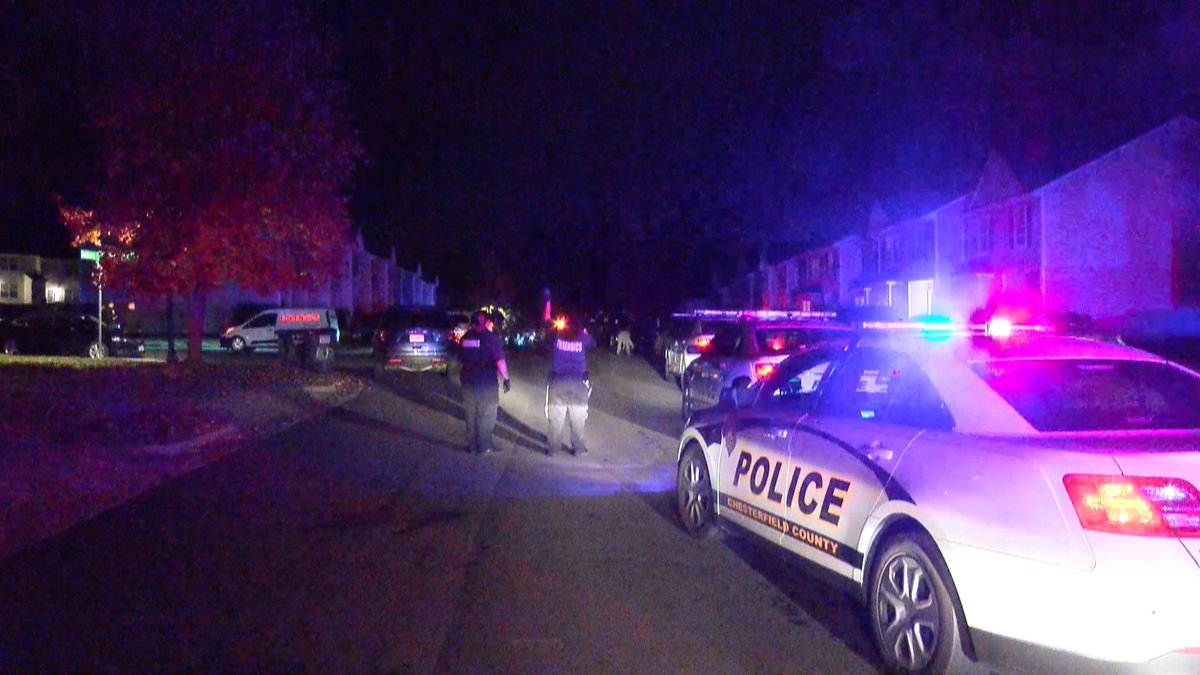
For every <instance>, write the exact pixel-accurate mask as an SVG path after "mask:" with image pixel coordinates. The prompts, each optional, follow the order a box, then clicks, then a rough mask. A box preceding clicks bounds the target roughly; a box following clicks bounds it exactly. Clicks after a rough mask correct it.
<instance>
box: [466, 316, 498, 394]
mask: <svg viewBox="0 0 1200 675" xmlns="http://www.w3.org/2000/svg"><path fill="white" fill-rule="evenodd" d="M459 346H460V347H461V352H462V353H461V354H460V356H459V360H460V361H461V362H462V372H460V373H459V376H458V377H459V379H460V380H462V384H463V386H464V387H471V388H473V389H485V388H488V387H491V389H492V391H495V390H496V371H497V368H496V362H497V361H499V360H500V359H503V358H504V347H503V346H502V345H501V344H500V338H498V337H496V334H495V333H493V332H491V331H490V330H480V329H478V328H472V329H471V330H469V331H467V333H466V334H465V335H463V337H462V342H460V343H459Z"/></svg>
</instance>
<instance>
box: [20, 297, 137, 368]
mask: <svg viewBox="0 0 1200 675" xmlns="http://www.w3.org/2000/svg"><path fill="white" fill-rule="evenodd" d="M101 335H102V340H97V325H96V317H95V316H93V315H89V314H84V313H82V312H80V311H78V310H75V309H58V308H55V309H49V310H41V311H34V312H31V313H27V314H25V315H23V316H19V317H17V318H15V319H12V320H9V321H0V348H2V349H3V352H4V353H5V354H9V355H17V354H38V355H61V356H87V357H90V358H97V359H98V358H104V357H106V356H123V357H131V358H136V357H139V356H142V355H143V354H144V353H145V351H146V345H145V344H144V343H143V342H142V340H141V339H140V338H139V337H137V336H134V335H127V334H125V332H124V331H123V330H122V329H121V327H120V325H119V324H111V323H108V322H105V324H104V330H103V332H102V333H101Z"/></svg>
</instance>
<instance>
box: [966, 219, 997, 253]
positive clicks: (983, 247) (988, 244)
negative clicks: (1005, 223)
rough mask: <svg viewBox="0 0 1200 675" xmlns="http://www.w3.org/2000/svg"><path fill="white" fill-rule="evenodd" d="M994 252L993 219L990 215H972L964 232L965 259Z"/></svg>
mask: <svg viewBox="0 0 1200 675" xmlns="http://www.w3.org/2000/svg"><path fill="white" fill-rule="evenodd" d="M991 252H992V221H991V219H990V218H988V216H987V215H986V214H985V215H982V216H972V217H970V218H968V219H967V225H966V228H965V229H964V232H963V259H964V260H969V259H971V258H974V257H975V256H980V255H985V254H988V253H991Z"/></svg>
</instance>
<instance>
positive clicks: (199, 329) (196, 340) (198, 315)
mask: <svg viewBox="0 0 1200 675" xmlns="http://www.w3.org/2000/svg"><path fill="white" fill-rule="evenodd" d="M206 300H207V298H206V297H205V296H204V291H201V290H199V289H195V290H193V291H192V302H191V310H192V311H191V316H190V317H189V318H188V348H187V357H188V361H191V362H193V363H200V353H201V351H202V347H203V343H204V315H205V313H206V312H205V309H206V307H205V301H206Z"/></svg>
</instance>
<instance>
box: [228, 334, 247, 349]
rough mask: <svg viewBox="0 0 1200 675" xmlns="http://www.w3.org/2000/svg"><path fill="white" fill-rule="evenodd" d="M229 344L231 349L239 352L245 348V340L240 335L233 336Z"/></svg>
mask: <svg viewBox="0 0 1200 675" xmlns="http://www.w3.org/2000/svg"><path fill="white" fill-rule="evenodd" d="M229 346H230V347H232V348H233V351H235V352H240V351H242V350H243V349H245V348H246V341H245V340H243V339H242V338H240V337H236V338H233V342H231V343H229Z"/></svg>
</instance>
